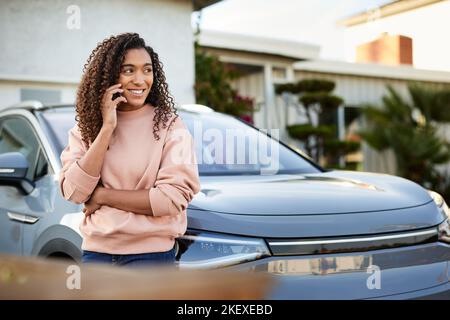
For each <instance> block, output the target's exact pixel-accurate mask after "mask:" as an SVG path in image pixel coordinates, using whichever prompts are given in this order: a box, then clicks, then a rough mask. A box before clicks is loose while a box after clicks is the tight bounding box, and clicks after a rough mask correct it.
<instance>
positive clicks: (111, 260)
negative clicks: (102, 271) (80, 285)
mask: <svg viewBox="0 0 450 320" xmlns="http://www.w3.org/2000/svg"><path fill="white" fill-rule="evenodd" d="M176 251H177V243H175V245H174V246H173V248H172V249H170V250H169V251H166V252H151V253H139V254H109V253H101V252H94V251H87V250H84V251H83V257H82V259H81V261H82V262H83V264H90V263H96V264H98V263H102V264H109V265H115V266H126V267H147V266H160V265H173V266H174V265H175V256H176V253H177V252H176Z"/></svg>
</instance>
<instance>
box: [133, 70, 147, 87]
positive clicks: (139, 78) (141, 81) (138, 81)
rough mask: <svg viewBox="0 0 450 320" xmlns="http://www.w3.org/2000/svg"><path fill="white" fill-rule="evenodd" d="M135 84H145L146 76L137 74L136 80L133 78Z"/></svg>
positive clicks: (140, 73)
mask: <svg viewBox="0 0 450 320" xmlns="http://www.w3.org/2000/svg"><path fill="white" fill-rule="evenodd" d="M133 82H134V83H135V84H144V83H145V81H144V74H143V73H142V72H136V74H135V76H134V78H133Z"/></svg>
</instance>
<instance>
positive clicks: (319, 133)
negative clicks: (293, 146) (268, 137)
mask: <svg viewBox="0 0 450 320" xmlns="http://www.w3.org/2000/svg"><path fill="white" fill-rule="evenodd" d="M334 87H335V84H334V82H332V81H328V80H320V79H305V80H301V81H299V82H297V83H286V84H281V85H277V86H276V87H275V92H276V94H278V95H285V94H288V95H294V96H295V97H298V103H296V104H295V106H296V108H297V111H298V113H299V114H300V115H301V116H302V117H303V118H304V119H305V121H304V122H303V123H298V124H294V125H288V126H287V127H286V129H287V131H288V133H289V135H290V136H291V137H293V138H295V139H298V140H300V141H302V142H303V144H304V148H305V151H306V153H308V154H309V155H310V156H311V157H312V158H313V159H314V160H315V161H316V162H319V163H321V164H322V165H324V166H328V167H335V168H336V167H337V168H339V167H340V165H339V162H340V161H339V159H340V158H341V157H343V156H345V155H346V154H348V153H351V152H355V151H357V150H358V149H359V147H360V144H359V142H356V141H341V140H339V138H338V129H337V125H336V124H337V108H338V107H339V106H340V105H341V104H342V103H343V100H342V98H340V97H338V96H336V95H333V94H332V93H331V92H332V91H333V90H334Z"/></svg>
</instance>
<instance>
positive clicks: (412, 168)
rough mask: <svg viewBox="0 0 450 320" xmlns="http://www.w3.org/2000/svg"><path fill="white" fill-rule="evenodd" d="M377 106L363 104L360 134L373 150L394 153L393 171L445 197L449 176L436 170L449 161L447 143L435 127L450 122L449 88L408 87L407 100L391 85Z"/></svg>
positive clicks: (412, 85) (449, 147)
mask: <svg viewBox="0 0 450 320" xmlns="http://www.w3.org/2000/svg"><path fill="white" fill-rule="evenodd" d="M387 90H388V94H387V95H386V96H384V97H383V100H382V101H383V104H382V106H381V107H376V106H373V105H366V106H365V107H364V108H363V111H362V112H363V115H364V116H365V118H366V120H367V129H365V130H362V131H361V132H360V135H361V137H362V138H363V139H364V140H365V141H366V142H367V143H368V144H369V145H370V146H371V147H372V148H374V149H375V150H378V151H385V150H388V149H391V150H392V151H393V152H394V155H395V160H396V164H397V174H398V175H399V176H402V177H405V178H407V179H410V180H412V181H415V182H417V183H419V184H421V185H423V186H425V187H427V188H432V189H434V190H436V191H438V192H440V193H441V194H443V195H444V197H447V199H448V198H449V197H450V179H449V177H448V176H447V175H446V174H445V173H444V172H443V171H442V170H439V169H438V166H439V165H442V164H446V163H448V162H449V161H450V143H449V141H448V140H447V139H445V138H444V137H442V135H440V134H439V127H440V126H441V125H442V124H444V123H449V122H450V112H449V111H450V90H448V89H443V90H430V89H427V88H425V87H422V86H419V85H417V84H410V85H409V86H408V93H409V97H410V99H409V101H406V100H405V99H403V98H402V97H401V96H400V95H399V94H398V93H397V92H396V91H395V90H394V89H393V88H392V87H391V86H388V87H387Z"/></svg>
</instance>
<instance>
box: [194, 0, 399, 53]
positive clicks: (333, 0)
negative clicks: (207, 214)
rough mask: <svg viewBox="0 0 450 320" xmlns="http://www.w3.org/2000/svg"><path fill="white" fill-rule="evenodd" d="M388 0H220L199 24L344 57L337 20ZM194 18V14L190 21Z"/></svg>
mask: <svg viewBox="0 0 450 320" xmlns="http://www.w3.org/2000/svg"><path fill="white" fill-rule="evenodd" d="M388 2H391V1H389V0H222V1H220V2H219V3H217V4H214V5H212V6H209V7H207V8H205V9H203V10H202V13H201V20H200V27H201V29H205V30H216V31H223V32H231V33H240V34H248V35H255V36H263V37H271V38H277V39H287V40H294V41H298V42H304V43H310V44H315V45H319V46H320V58H323V59H329V60H345V49H344V46H343V45H342V44H343V41H344V35H343V27H338V26H337V25H336V22H337V21H338V20H340V19H342V18H345V17H348V16H351V15H353V14H355V13H359V12H362V11H366V10H374V9H375V8H377V7H378V6H380V5H383V4H386V3H388ZM196 19H197V16H196V14H195V13H194V14H193V18H192V20H193V24H194V25H195V21H196Z"/></svg>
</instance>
